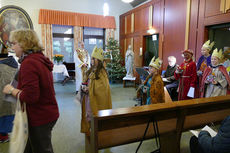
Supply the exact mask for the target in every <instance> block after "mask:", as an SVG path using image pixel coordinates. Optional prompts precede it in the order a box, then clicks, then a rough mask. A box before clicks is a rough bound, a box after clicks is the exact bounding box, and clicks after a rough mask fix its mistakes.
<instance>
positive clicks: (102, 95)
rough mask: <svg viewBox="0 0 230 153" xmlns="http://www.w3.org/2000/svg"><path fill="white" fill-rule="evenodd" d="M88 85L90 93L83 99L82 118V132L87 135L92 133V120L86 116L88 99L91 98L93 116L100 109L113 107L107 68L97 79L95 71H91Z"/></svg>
mask: <svg viewBox="0 0 230 153" xmlns="http://www.w3.org/2000/svg"><path fill="white" fill-rule="evenodd" d="M88 86H89V95H88V97H86V96H84V97H83V99H82V120H81V132H82V133H86V135H87V136H89V135H90V122H89V121H88V120H87V118H86V116H87V114H88V110H86V106H87V102H88V100H87V99H88V98H89V103H90V111H91V115H93V116H96V115H97V113H98V111H99V110H105V109H112V100H111V91H110V86H109V80H108V77H107V74H106V72H105V70H101V72H100V73H99V79H98V80H96V79H95V73H93V72H92V73H90V75H89V85H88ZM86 111H87V112H86Z"/></svg>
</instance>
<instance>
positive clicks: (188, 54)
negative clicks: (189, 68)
mask: <svg viewBox="0 0 230 153" xmlns="http://www.w3.org/2000/svg"><path fill="white" fill-rule="evenodd" d="M190 58H192V55H191V54H190V53H187V52H185V53H184V59H185V60H189V59H190Z"/></svg>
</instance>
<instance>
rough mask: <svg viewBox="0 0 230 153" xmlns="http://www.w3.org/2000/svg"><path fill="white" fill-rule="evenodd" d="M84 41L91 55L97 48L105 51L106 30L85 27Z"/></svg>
mask: <svg viewBox="0 0 230 153" xmlns="http://www.w3.org/2000/svg"><path fill="white" fill-rule="evenodd" d="M83 39H84V44H85V49H86V50H87V51H88V52H89V54H90V55H91V54H92V52H93V48H94V47H95V46H97V47H100V48H103V50H104V49H105V47H104V44H105V30H104V29H102V28H89V27H84V32H83Z"/></svg>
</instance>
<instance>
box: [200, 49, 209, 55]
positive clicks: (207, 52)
mask: <svg viewBox="0 0 230 153" xmlns="http://www.w3.org/2000/svg"><path fill="white" fill-rule="evenodd" d="M201 54H202V55H204V56H208V55H209V50H208V49H203V48H202V49H201Z"/></svg>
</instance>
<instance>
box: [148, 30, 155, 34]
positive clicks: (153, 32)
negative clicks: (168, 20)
mask: <svg viewBox="0 0 230 153" xmlns="http://www.w3.org/2000/svg"><path fill="white" fill-rule="evenodd" d="M147 33H149V34H151V35H152V34H155V33H156V30H154V29H149V30H147Z"/></svg>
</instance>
